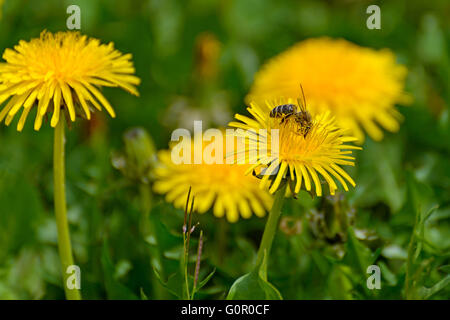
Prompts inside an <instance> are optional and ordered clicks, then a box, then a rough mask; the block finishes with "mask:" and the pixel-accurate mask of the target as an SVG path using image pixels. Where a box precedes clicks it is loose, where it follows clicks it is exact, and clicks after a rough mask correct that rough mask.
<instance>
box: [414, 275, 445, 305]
mask: <svg viewBox="0 0 450 320" xmlns="http://www.w3.org/2000/svg"><path fill="white" fill-rule="evenodd" d="M449 284H450V274H448V275H447V276H446V277H445V278H444V279H442V280H441V281H439V282H438V283H436V284H435V285H434V286H432V287H431V288H426V287H422V288H420V290H419V296H420V297H421V298H422V299H428V298H430V297H431V296H432V295H434V294H436V293H438V292H439V291H441V290H442V289H444V288H445V287H446V286H448V285H449Z"/></svg>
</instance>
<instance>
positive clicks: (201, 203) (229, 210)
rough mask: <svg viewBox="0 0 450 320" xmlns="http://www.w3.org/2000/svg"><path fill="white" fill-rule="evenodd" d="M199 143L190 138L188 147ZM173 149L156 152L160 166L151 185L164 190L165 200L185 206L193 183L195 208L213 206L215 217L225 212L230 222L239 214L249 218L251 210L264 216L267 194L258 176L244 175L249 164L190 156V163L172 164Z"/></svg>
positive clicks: (201, 209)
mask: <svg viewBox="0 0 450 320" xmlns="http://www.w3.org/2000/svg"><path fill="white" fill-rule="evenodd" d="M199 143H201V140H199V139H192V140H191V145H192V148H191V150H194V148H195V147H194V144H197V146H199ZM210 143H212V142H210ZM210 143H208V142H205V141H203V143H202V147H200V148H202V150H205V148H207V146H208V145H209V144H210ZM172 149H173V146H172V147H171V148H170V150H161V151H160V152H159V153H158V158H159V166H158V168H156V169H155V176H156V181H155V183H154V185H153V189H154V191H155V192H157V193H160V194H166V201H167V202H171V203H173V204H174V206H175V207H177V208H184V206H185V203H186V197H187V194H188V192H189V188H190V187H192V190H191V196H193V197H194V198H195V201H194V210H195V211H197V212H198V213H205V212H206V211H208V210H209V209H210V208H211V207H212V208H213V213H214V215H215V216H216V217H218V218H220V217H223V216H226V218H227V220H228V221H229V222H236V221H238V219H239V215H240V216H242V217H243V218H245V219H247V218H250V217H251V216H252V212H253V213H254V214H255V215H256V216H258V217H263V216H264V215H265V212H266V210H269V209H270V207H271V205H272V197H271V196H270V194H269V193H268V192H266V191H263V190H261V189H260V188H259V187H258V179H256V178H255V177H253V176H247V175H245V172H246V170H247V169H248V167H249V166H248V165H238V164H226V163H223V164H220V163H219V164H217V163H213V164H207V163H206V162H205V160H204V159H202V161H201V163H199V164H194V161H193V159H194V158H193V156H192V162H191V163H192V164H184V163H182V164H175V163H174V162H173V161H172V157H171V152H172ZM223 154H224V155H225V150H224V153H223ZM224 162H225V161H224Z"/></svg>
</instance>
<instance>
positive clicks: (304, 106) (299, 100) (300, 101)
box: [297, 83, 306, 111]
mask: <svg viewBox="0 0 450 320" xmlns="http://www.w3.org/2000/svg"><path fill="white" fill-rule="evenodd" d="M300 89H301V90H302V97H303V101H302V100H301V99H300V98H297V102H298V106H299V107H300V110H301V111H306V98H305V91H304V90H303V86H302V84H301V83H300Z"/></svg>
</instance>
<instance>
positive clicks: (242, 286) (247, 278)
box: [227, 255, 283, 300]
mask: <svg viewBox="0 0 450 320" xmlns="http://www.w3.org/2000/svg"><path fill="white" fill-rule="evenodd" d="M266 266H267V255H264V259H263V261H262V263H261V264H260V265H259V266H257V267H256V268H255V269H254V270H252V271H251V272H250V273H247V274H245V275H243V276H242V277H240V278H239V279H237V280H236V281H235V282H234V283H233V285H232V286H231V289H230V292H229V293H228V296H227V300H283V297H282V296H281V294H280V292H279V291H278V290H277V288H275V287H274V286H273V285H272V284H271V283H270V282H268V281H267V274H266V271H265V270H267V268H266Z"/></svg>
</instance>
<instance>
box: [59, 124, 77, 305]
mask: <svg viewBox="0 0 450 320" xmlns="http://www.w3.org/2000/svg"><path fill="white" fill-rule="evenodd" d="M64 121H65V119H64V116H61V118H60V119H59V121H58V124H57V125H56V128H55V140H54V146H53V148H54V149H53V175H54V189H55V194H54V196H55V215H56V227H57V230H58V250H59V258H60V260H61V268H62V270H61V271H62V275H63V286H64V291H65V293H66V298H67V300H80V299H81V297H80V291H79V290H78V289H76V288H74V289H69V287H68V286H67V278H68V277H69V276H71V274H68V273H67V272H66V271H67V267H68V266H71V265H73V264H74V263H73V256H72V247H71V244H70V234H69V225H68V222H67V209H66V184H65V166H64Z"/></svg>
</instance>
